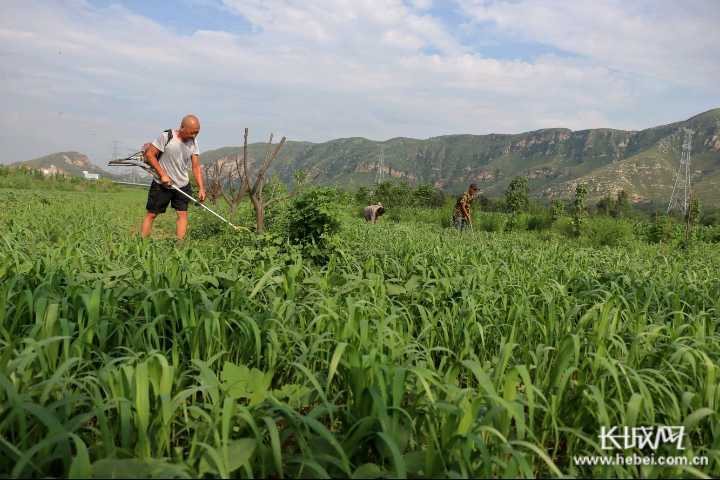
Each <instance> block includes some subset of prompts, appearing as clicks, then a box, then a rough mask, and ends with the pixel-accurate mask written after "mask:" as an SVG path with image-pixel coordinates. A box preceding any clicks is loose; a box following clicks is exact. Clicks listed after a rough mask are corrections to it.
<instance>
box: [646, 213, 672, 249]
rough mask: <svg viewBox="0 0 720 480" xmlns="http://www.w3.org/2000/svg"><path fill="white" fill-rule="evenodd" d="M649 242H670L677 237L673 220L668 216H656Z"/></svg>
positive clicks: (649, 233)
mask: <svg viewBox="0 0 720 480" xmlns="http://www.w3.org/2000/svg"><path fill="white" fill-rule="evenodd" d="M647 235H648V236H647V240H648V241H649V242H651V243H660V242H669V241H671V240H672V239H673V237H674V235H675V229H674V227H673V224H672V220H670V217H669V216H667V215H656V216H655V223H654V224H653V225H652V226H651V227H650V228H649V229H648V233H647Z"/></svg>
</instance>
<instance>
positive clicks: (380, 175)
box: [375, 145, 385, 185]
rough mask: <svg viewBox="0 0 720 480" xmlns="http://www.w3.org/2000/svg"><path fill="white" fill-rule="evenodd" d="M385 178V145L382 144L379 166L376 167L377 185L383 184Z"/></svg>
mask: <svg viewBox="0 0 720 480" xmlns="http://www.w3.org/2000/svg"><path fill="white" fill-rule="evenodd" d="M384 180H385V146H384V145H381V146H380V156H379V157H378V161H377V167H376V169H375V185H379V184H381V183H382V182H383V181H384Z"/></svg>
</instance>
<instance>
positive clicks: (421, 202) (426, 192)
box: [413, 184, 446, 208]
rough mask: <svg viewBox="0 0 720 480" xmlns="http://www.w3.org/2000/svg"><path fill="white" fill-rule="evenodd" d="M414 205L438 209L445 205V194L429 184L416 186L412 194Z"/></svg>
mask: <svg viewBox="0 0 720 480" xmlns="http://www.w3.org/2000/svg"><path fill="white" fill-rule="evenodd" d="M413 196H414V197H415V201H414V205H415V206H417V207H428V208H440V207H442V206H444V205H445V200H446V197H445V194H444V193H443V191H442V190H440V189H437V188H435V187H434V186H432V185H430V184H421V185H418V186H417V187H416V188H415V190H414V192H413Z"/></svg>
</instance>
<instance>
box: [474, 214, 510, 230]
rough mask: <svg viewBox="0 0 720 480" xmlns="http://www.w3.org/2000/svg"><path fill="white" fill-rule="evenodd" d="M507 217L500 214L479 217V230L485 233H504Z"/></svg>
mask: <svg viewBox="0 0 720 480" xmlns="http://www.w3.org/2000/svg"><path fill="white" fill-rule="evenodd" d="M506 225H507V217H506V216H505V215H503V214H500V213H491V214H484V215H482V216H481V217H480V222H479V227H480V230H483V231H485V232H504V231H505V226H506Z"/></svg>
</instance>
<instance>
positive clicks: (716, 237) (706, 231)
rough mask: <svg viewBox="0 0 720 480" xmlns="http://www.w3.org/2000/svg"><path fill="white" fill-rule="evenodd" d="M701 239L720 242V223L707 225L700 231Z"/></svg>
mask: <svg viewBox="0 0 720 480" xmlns="http://www.w3.org/2000/svg"><path fill="white" fill-rule="evenodd" d="M698 236H699V240H702V241H704V242H710V243H720V225H715V226H712V227H706V228H703V229H701V230H699V231H698Z"/></svg>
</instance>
